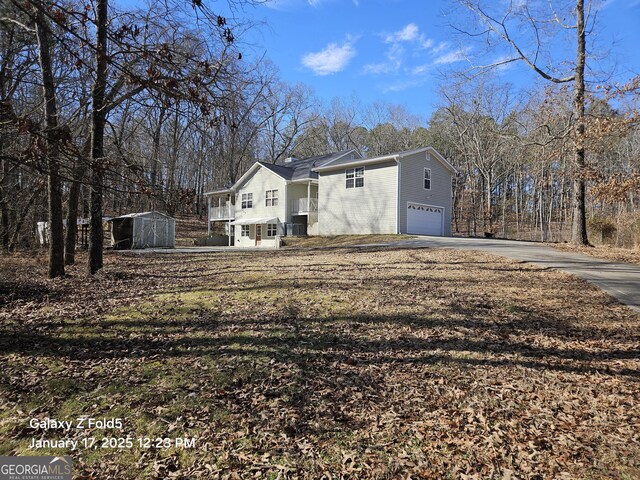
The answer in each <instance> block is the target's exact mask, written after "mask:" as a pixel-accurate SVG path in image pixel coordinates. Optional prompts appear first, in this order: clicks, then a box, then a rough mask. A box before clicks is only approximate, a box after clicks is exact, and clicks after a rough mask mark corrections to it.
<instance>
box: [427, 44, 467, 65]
mask: <svg viewBox="0 0 640 480" xmlns="http://www.w3.org/2000/svg"><path fill="white" fill-rule="evenodd" d="M470 50H471V49H470V48H469V47H465V48H461V49H458V50H452V51H450V52H447V53H444V54H442V55H440V56H439V57H438V58H436V59H435V60H434V61H433V63H434V64H436V65H448V64H450V63H456V62H461V61H462V60H465V59H466V56H467V54H468V53H469V51H470Z"/></svg>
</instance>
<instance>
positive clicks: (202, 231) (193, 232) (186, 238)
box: [176, 215, 207, 247]
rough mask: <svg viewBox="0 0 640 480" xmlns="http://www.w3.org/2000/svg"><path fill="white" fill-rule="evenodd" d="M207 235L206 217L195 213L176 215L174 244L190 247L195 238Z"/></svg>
mask: <svg viewBox="0 0 640 480" xmlns="http://www.w3.org/2000/svg"><path fill="white" fill-rule="evenodd" d="M206 236H207V218H206V216H205V217H203V218H202V219H199V218H198V217H197V216H196V215H177V216H176V246H177V247H189V246H190V247H192V246H193V241H194V240H195V239H196V238H201V237H206Z"/></svg>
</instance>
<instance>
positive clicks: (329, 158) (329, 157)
mask: <svg viewBox="0 0 640 480" xmlns="http://www.w3.org/2000/svg"><path fill="white" fill-rule="evenodd" d="M351 151H352V150H345V151H343V152H336V153H328V154H326V155H319V156H317V157H310V158H305V159H303V160H298V159H293V160H292V161H291V162H290V163H287V164H285V165H272V164H270V163H264V162H260V165H262V166H263V167H265V168H268V169H269V170H271V171H272V172H273V173H275V174H276V175H279V176H281V177H282V178H284V179H285V180H292V181H295V180H317V179H318V173H317V172H314V171H313V170H312V169H314V168H317V167H321V166H323V165H326V164H328V163H331V162H333V161H334V160H337V159H339V158H341V157H344V156H345V155H347V154H348V153H350V152H351Z"/></svg>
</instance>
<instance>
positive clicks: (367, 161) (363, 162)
mask: <svg viewBox="0 0 640 480" xmlns="http://www.w3.org/2000/svg"><path fill="white" fill-rule="evenodd" d="M422 152H429V153H430V154H432V155H433V156H434V157H435V158H436V159H437V160H438V161H439V162H440V163H442V165H443V166H444V167H445V168H446V169H447V170H449V171H450V172H451V173H453V174H456V173H458V171H457V170H456V169H455V168H454V167H453V165H451V164H450V163H449V162H448V161H447V159H446V158H444V157H443V156H442V155H440V153H439V152H438V151H437V150H436V149H435V148H433V147H423V148H417V149H415V150H407V151H406V152H398V153H392V154H390V155H382V156H380V157H373V158H367V159H364V160H354V161H352V162H348V163H342V164H337V165H332V164H328V165H324V166H322V167H318V168H314V169H313V171H314V172H318V173H322V172H330V171H333V170H341V169H345V168H352V167H360V166H363V165H374V164H376V163H383V162H388V161H390V160H393V161H396V162H401V161H402V159H403V158H405V157H408V156H409V155H415V154H416V153H422Z"/></svg>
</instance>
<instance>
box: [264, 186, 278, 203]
mask: <svg viewBox="0 0 640 480" xmlns="http://www.w3.org/2000/svg"><path fill="white" fill-rule="evenodd" d="M277 205H278V190H267V198H266V206H267V207H275V206H277Z"/></svg>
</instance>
